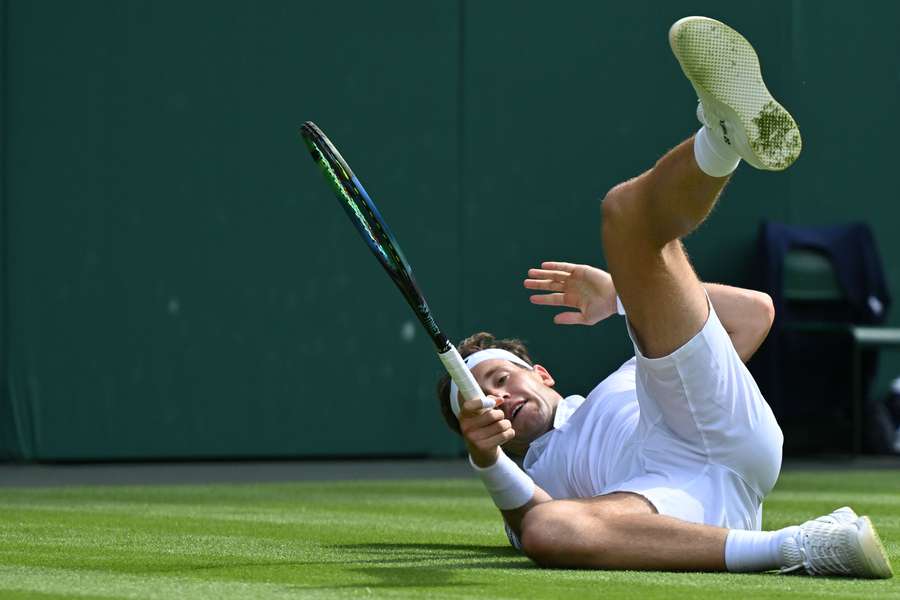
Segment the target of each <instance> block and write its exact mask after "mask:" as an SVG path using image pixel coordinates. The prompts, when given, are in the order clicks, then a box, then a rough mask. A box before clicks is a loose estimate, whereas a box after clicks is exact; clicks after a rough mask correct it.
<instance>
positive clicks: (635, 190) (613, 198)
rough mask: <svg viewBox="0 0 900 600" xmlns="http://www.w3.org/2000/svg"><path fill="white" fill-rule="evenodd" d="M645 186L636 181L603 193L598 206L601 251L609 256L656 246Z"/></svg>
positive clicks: (622, 184) (655, 247)
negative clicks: (648, 213) (647, 207)
mask: <svg viewBox="0 0 900 600" xmlns="http://www.w3.org/2000/svg"><path fill="white" fill-rule="evenodd" d="M643 189H644V186H643V185H642V184H640V183H639V182H637V181H635V180H631V181H626V182H625V183H620V184H619V185H617V186H615V187H614V188H612V189H611V190H609V191H608V192H607V193H606V196H604V197H603V201H602V202H601V205H600V212H601V218H602V220H601V232H602V236H603V248H604V251H605V252H606V253H607V258H609V254H610V253H613V254H615V253H617V252H618V253H619V254H622V253H625V254H631V253H633V252H634V251H635V250H640V249H647V250H655V249H658V246H660V245H661V244H657V243H656V242H655V238H656V237H658V236H657V234H656V232H655V231H654V230H653V224H652V222H651V221H649V220H648V218H647V210H646V206H647V204H648V202H649V200H648V198H647V197H646V193H645V192H644V191H642V190H643Z"/></svg>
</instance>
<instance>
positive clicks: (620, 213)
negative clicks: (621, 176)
mask: <svg viewBox="0 0 900 600" xmlns="http://www.w3.org/2000/svg"><path fill="white" fill-rule="evenodd" d="M633 196H634V192H633V190H632V186H631V182H629V181H626V182H625V183H620V184H619V185H617V186H615V187H614V188H612V189H611V190H609V191H608V192H606V195H605V196H604V197H603V200H602V201H601V203H600V212H601V215H602V217H603V221H602V223H603V233H604V235H605V234H606V233H607V231H608V232H609V233H616V232H617V231H619V230H620V229H622V228H623V227H626V226H627V221H628V218H629V214H630V212H631V209H632V208H633V207H631V206H629V205H630V204H632V202H631V201H632V200H633Z"/></svg>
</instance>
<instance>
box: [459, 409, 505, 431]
mask: <svg viewBox="0 0 900 600" xmlns="http://www.w3.org/2000/svg"><path fill="white" fill-rule="evenodd" d="M505 418H506V415H505V414H504V413H503V411H502V410H499V409H496V408H494V409H491V410H486V411H484V413H482V414H480V415H478V416H475V417H469V418H467V419H466V420H465V422H464V423H461V424H460V428H461V430H462V432H463V433H465V432H467V431H474V430H476V429H478V428H480V427H486V426H488V425H490V424H491V423H496V422H498V421H502V420H503V419H505Z"/></svg>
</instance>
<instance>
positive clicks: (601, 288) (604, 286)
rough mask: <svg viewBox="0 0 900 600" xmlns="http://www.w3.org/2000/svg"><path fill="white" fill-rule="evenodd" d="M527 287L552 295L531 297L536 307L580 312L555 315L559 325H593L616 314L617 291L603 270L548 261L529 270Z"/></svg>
mask: <svg viewBox="0 0 900 600" xmlns="http://www.w3.org/2000/svg"><path fill="white" fill-rule="evenodd" d="M525 287H526V288H528V289H529V290H541V291H545V292H548V293H546V294H535V295H533V296H531V302H532V303H533V304H545V305H547V306H565V307H568V308H575V309H578V310H577V312H573V311H569V312H562V313H559V314H558V315H556V316H554V317H553V322H554V323H556V324H557V325H593V324H595V323H599V322H600V321H602V320H603V319H605V318H607V317H609V316H611V315H614V314H615V313H616V288H615V286H614V285H613V280H612V277H610V275H609V273H607V272H606V271H603V270H602V269H597V268H595V267H591V266H588V265H576V264H572V263H564V262H544V263H541V268H540V269H529V270H528V279H526V280H525Z"/></svg>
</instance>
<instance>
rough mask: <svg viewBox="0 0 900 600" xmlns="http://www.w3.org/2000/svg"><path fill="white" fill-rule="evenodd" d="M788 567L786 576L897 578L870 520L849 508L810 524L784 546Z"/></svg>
mask: <svg viewBox="0 0 900 600" xmlns="http://www.w3.org/2000/svg"><path fill="white" fill-rule="evenodd" d="M781 554H782V556H783V558H784V562H785V564H786V565H787V566H786V567H784V568H782V569H781V572H782V573H791V572H794V571H801V569H802V571H803V572H805V573H807V574H809V575H845V576H850V577H865V578H870V579H887V578H890V577H893V575H894V573H893V570H892V569H891V563H890V561H889V560H888V557H887V553H886V552H885V550H884V546H883V545H882V543H881V539H879V537H878V532H876V531H875V526H874V525H872V521H870V520H869V517H860V516H857V514H856V513H855V512H853V509H851V508H849V507H846V506H845V507H843V508H839V509H837V510H836V511H834V512H832V513H831V514H829V515H825V516H822V517H819V518H817V519H813V520H812V521H807V522H806V523H804V524H803V525H801V526H800V529H799V531H798V532H797V535H795V536H793V537H790V538H788V539H786V540H785V541H783V542H782V543H781Z"/></svg>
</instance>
